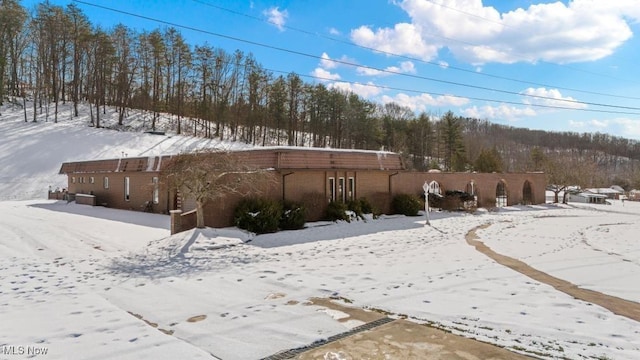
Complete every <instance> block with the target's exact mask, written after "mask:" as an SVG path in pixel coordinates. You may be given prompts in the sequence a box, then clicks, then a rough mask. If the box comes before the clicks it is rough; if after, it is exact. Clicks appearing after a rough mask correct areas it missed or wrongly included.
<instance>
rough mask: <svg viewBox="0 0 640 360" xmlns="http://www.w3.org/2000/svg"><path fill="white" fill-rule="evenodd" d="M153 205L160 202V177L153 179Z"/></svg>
mask: <svg viewBox="0 0 640 360" xmlns="http://www.w3.org/2000/svg"><path fill="white" fill-rule="evenodd" d="M152 181H153V203H154V204H157V203H158V202H159V201H160V189H159V187H158V177H157V176H154V177H153V180H152Z"/></svg>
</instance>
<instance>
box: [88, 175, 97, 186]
mask: <svg viewBox="0 0 640 360" xmlns="http://www.w3.org/2000/svg"><path fill="white" fill-rule="evenodd" d="M95 182H96V180H95V178H94V177H93V176H91V177H89V183H91V184H93V183H95Z"/></svg>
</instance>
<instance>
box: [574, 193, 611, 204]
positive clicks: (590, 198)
mask: <svg viewBox="0 0 640 360" xmlns="http://www.w3.org/2000/svg"><path fill="white" fill-rule="evenodd" d="M569 202H577V203H585V204H606V203H607V195H605V194H595V193H592V192H589V191H584V192H581V193H577V194H569Z"/></svg>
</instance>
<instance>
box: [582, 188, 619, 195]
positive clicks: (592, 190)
mask: <svg viewBox="0 0 640 360" xmlns="http://www.w3.org/2000/svg"><path fill="white" fill-rule="evenodd" d="M585 191H587V192H590V193H594V194H620V191H618V190H615V189H611V188H590V189H585Z"/></svg>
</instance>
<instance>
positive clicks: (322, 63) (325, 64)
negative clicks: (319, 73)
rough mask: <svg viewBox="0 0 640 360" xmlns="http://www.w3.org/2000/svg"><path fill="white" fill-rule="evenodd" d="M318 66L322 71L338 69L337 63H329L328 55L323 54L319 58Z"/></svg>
mask: <svg viewBox="0 0 640 360" xmlns="http://www.w3.org/2000/svg"><path fill="white" fill-rule="evenodd" d="M320 66H321V67H322V68H323V69H335V68H336V67H338V63H336V62H335V61H331V58H330V57H329V54H327V53H326V52H323V53H322V55H321V56H320Z"/></svg>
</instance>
